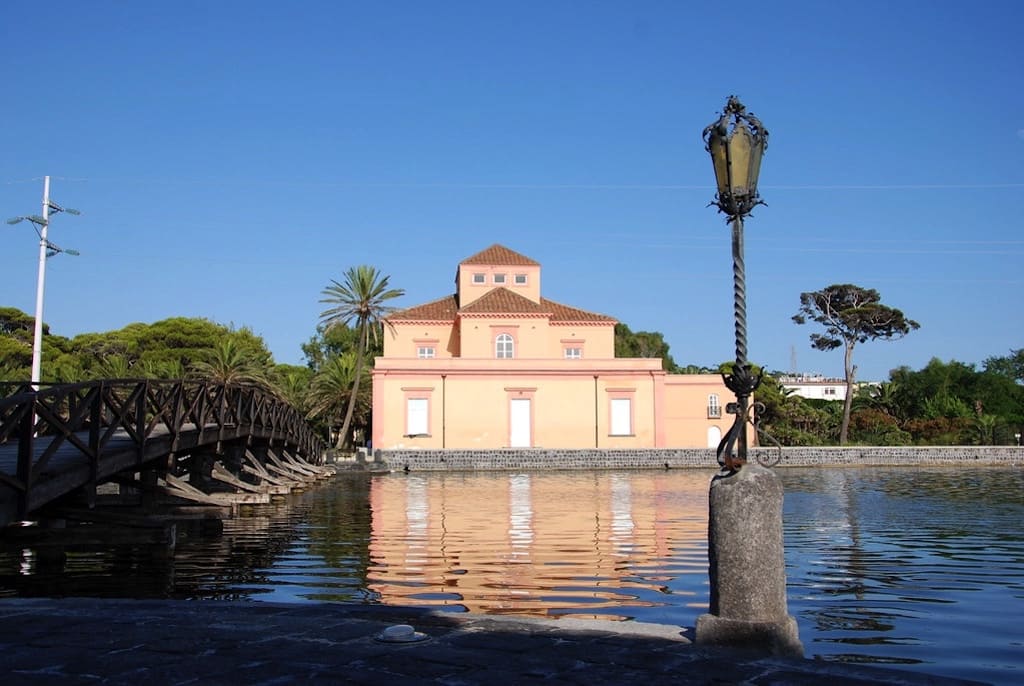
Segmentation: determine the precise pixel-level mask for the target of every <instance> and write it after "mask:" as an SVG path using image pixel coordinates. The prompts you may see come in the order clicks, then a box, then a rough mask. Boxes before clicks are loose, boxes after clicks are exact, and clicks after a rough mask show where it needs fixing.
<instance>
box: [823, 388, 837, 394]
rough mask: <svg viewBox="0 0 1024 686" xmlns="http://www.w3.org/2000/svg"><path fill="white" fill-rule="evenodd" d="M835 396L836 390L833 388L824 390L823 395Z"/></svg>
mask: <svg viewBox="0 0 1024 686" xmlns="http://www.w3.org/2000/svg"><path fill="white" fill-rule="evenodd" d="M835 394H836V389H834V388H826V389H825V395H835Z"/></svg>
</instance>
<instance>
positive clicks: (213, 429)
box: [0, 379, 332, 526]
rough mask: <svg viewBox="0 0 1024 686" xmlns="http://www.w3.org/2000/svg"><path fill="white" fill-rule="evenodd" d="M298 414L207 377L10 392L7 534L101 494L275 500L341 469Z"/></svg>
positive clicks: (5, 421) (4, 445) (263, 395)
mask: <svg viewBox="0 0 1024 686" xmlns="http://www.w3.org/2000/svg"><path fill="white" fill-rule="evenodd" d="M326 447H327V446H326V445H325V444H324V443H323V442H322V441H321V440H320V438H318V437H317V435H316V434H315V433H314V432H313V430H312V428H311V427H310V426H309V425H308V424H307V423H306V421H305V419H304V418H303V417H302V415H301V414H299V412H298V411H296V410H295V409H294V408H293V407H291V406H290V405H288V404H287V403H285V402H284V401H282V400H280V399H279V398H277V397H275V396H274V395H272V394H270V393H269V392H267V391H263V390H260V389H257V388H253V387H243V386H232V385H221V384H215V383H207V382H202V381H160V380H152V379H144V380H101V381H89V382H84V383H77V384H60V385H46V384H42V385H40V386H39V388H38V390H37V389H35V388H33V387H32V386H31V385H29V384H0V526H5V525H7V524H9V523H11V522H17V521H24V520H27V519H31V518H32V517H33V515H34V513H37V512H39V511H41V510H43V509H44V508H47V507H48V506H58V505H60V504H61V503H71V504H74V505H79V506H80V505H81V504H83V501H84V504H85V505H87V506H89V507H91V506H92V505H93V504H94V503H95V502H96V496H97V488H103V485H104V484H116V485H117V488H116V489H115V491H118V492H121V493H125V492H127V493H137V494H138V495H139V497H140V499H142V500H146V499H147V498H148V499H154V498H165V499H167V498H171V499H177V500H180V501H185V502H192V503H202V504H207V505H217V506H222V507H223V506H230V505H232V504H237V503H259V502H269V500H270V497H271V496H272V495H274V494H283V493H289V492H291V490H292V489H293V488H295V487H297V486H301V485H303V484H305V483H307V482H309V481H312V480H315V479H318V478H322V477H324V476H327V475H329V474H330V473H332V470H331V469H330V468H328V467H326V466H324V457H325V455H326Z"/></svg>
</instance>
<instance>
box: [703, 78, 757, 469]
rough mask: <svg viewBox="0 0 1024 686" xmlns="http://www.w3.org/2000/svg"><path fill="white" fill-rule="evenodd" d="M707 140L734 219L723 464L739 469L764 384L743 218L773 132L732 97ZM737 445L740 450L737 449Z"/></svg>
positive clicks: (721, 207)
mask: <svg viewBox="0 0 1024 686" xmlns="http://www.w3.org/2000/svg"><path fill="white" fill-rule="evenodd" d="M704 144H705V147H706V148H707V151H708V152H709V153H710V154H711V162H712V164H713V165H714V168H715V181H716V183H717V188H718V192H717V193H716V194H715V199H714V200H713V201H712V202H711V203H710V204H712V205H715V206H716V207H717V208H718V211H719V212H722V213H723V214H725V215H726V218H727V221H729V222H731V223H732V272H733V309H734V312H735V324H736V364H735V366H733V369H732V373H731V374H723V375H722V378H723V380H724V381H725V385H726V387H727V388H728V389H729V390H731V391H732V392H733V393H735V394H736V403H735V404H733V403H730V404H729V405H727V406H726V411H728V412H731V413H732V414H735V415H736V420H735V421H734V422H733V425H732V428H730V429H729V431H728V433H726V435H725V437H724V438H723V439H722V441H721V443H719V444H718V464H719V465H721V466H722V468H723V469H725V470H727V471H730V472H734V471H737V470H738V469H740V468H741V467H742V466H743V465H744V464H746V462H747V412H748V410H749V404H750V396H751V394H752V393H753V392H754V390H755V389H756V388H757V387H758V385H759V384H760V383H761V377H760V376H759V375H758V376H755V375H754V374H753V372H752V371H751V367H750V364H749V363H748V362H747V286H746V276H745V271H744V264H743V218H744V217H747V216H749V215H750V211H751V210H753V209H754V208H755V207H756V206H758V205H763V204H764V202H763V201H762V200H761V196H759V195H758V194H757V177H758V174H759V173H760V171H761V157H762V156H763V155H764V151H765V148H767V147H768V131H767V129H765V128H764V125H763V124H762V123H761V121H760V120H759V119H758V118H757V117H755V116H754V115H753V114H752V113H749V112H747V110H746V108H745V107H744V106H743V104H742V103H740V101H739V99H738V98H737V97H736V96H730V97H729V101H728V102H727V103H726V104H725V109H724V110H723V111H722V116H721V117H719V118H718V120H717V121H715V122H714V123H712V124H711V125H709V126H708V127H707V128H705V129H704ZM734 449H735V452H734Z"/></svg>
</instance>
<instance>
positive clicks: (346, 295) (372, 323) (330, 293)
mask: <svg viewBox="0 0 1024 686" xmlns="http://www.w3.org/2000/svg"><path fill="white" fill-rule="evenodd" d="M390 278H391V277H389V276H385V275H384V274H381V273H380V272H379V271H377V269H376V268H375V267H371V266H369V265H365V264H364V265H359V266H358V267H350V268H349V269H348V271H346V272H345V277H344V279H343V281H342V282H338V281H335V280H333V279H332V280H331V285H330V286H328V287H327V288H325V289H324V290H323V293H322V294H323V296H324V297H323V298H322V299H321V300H320V302H322V303H325V304H328V305H331V306H332V307H330V308H328V309H326V310H324V311H323V312H322V313H320V321H321V324H322V326H323V327H324V331H325V332H329V331H330V330H331V329H332V328H334V327H336V326H339V325H345V326H348V325H350V324H352V323H353V322H354V323H355V326H354V329H355V331H356V333H357V341H358V346H357V348H356V353H355V357H356V359H355V367H354V370H353V373H352V388H351V392H350V393H349V396H348V403H347V405H348V409H347V410H346V412H345V419H344V420H343V421H342V425H341V430H340V431H339V432H338V442H337V447H338V448H341V447H342V446H343V445H344V444H345V442H346V441H348V440H349V439H350V434H349V429H350V428H351V426H352V419H353V416H354V415H355V409H356V404H357V402H358V399H359V397H360V395H359V382H360V380H361V379H362V376H363V365H364V360H365V358H366V353H367V350H368V349H369V348H370V345H371V341H372V342H374V343H375V342H376V341H377V340H378V339H379V338H380V337H381V336H380V325H381V323H382V322H383V321H384V318H385V317H386V316H387V315H388V313H390V312H392V311H393V310H394V308H393V307H390V306H388V305H387V304H386V303H387V302H388V301H389V300H392V299H394V298H398V297H400V296H402V295H405V291H403V290H402V289H400V288H388V281H389V279H390Z"/></svg>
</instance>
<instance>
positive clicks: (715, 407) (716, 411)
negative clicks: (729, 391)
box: [708, 393, 722, 419]
mask: <svg viewBox="0 0 1024 686" xmlns="http://www.w3.org/2000/svg"><path fill="white" fill-rule="evenodd" d="M721 416H722V406H721V404H719V402H718V394H717V393H712V394H711V395H709V396H708V419H718V418H719V417H721Z"/></svg>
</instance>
